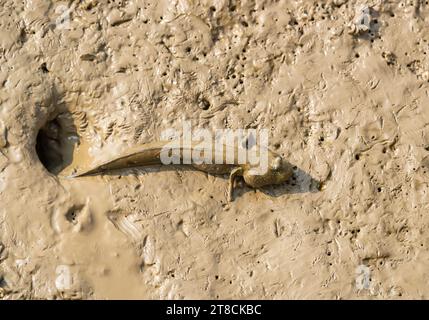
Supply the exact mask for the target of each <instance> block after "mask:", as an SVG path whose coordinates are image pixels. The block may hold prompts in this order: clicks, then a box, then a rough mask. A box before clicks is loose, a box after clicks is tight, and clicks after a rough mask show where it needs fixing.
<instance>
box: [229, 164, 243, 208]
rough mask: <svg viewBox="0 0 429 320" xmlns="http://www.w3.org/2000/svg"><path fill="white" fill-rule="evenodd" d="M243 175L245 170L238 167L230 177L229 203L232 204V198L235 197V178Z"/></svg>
mask: <svg viewBox="0 0 429 320" xmlns="http://www.w3.org/2000/svg"><path fill="white" fill-rule="evenodd" d="M241 175H243V168H241V167H238V168H235V169H233V170H232V171H231V173H230V175H229V182H228V201H229V202H231V201H232V200H233V198H232V196H233V194H232V193H233V191H234V182H235V178H236V177H237V176H241Z"/></svg>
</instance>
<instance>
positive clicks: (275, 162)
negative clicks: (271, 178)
mask: <svg viewBox="0 0 429 320" xmlns="http://www.w3.org/2000/svg"><path fill="white" fill-rule="evenodd" d="M281 166H282V158H281V157H275V158H274V160H273V162H272V169H273V170H274V171H277V170H279V169H280V168H281Z"/></svg>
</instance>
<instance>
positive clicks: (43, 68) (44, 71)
mask: <svg viewBox="0 0 429 320" xmlns="http://www.w3.org/2000/svg"><path fill="white" fill-rule="evenodd" d="M40 70H42V72H43V73H48V72H49V70H48V67H47V66H46V62H43V63H42V64H41V65H40Z"/></svg>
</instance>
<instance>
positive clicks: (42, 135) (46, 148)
mask: <svg viewBox="0 0 429 320" xmlns="http://www.w3.org/2000/svg"><path fill="white" fill-rule="evenodd" d="M78 142H79V140H78V137H77V133H76V128H75V126H74V123H73V119H72V117H71V115H70V114H69V113H61V114H59V115H58V116H57V117H55V118H54V119H53V120H51V121H48V122H47V123H46V124H45V125H44V126H43V127H42V128H41V129H40V130H39V133H38V134H37V138H36V153H37V156H38V157H39V160H40V162H41V163H42V164H43V166H44V167H45V168H46V169H47V170H48V171H49V172H51V173H53V174H58V173H59V172H61V171H62V170H63V169H64V168H66V167H67V166H68V165H69V164H70V163H71V162H72V159H73V150H74V148H75V144H76V143H78Z"/></svg>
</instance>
